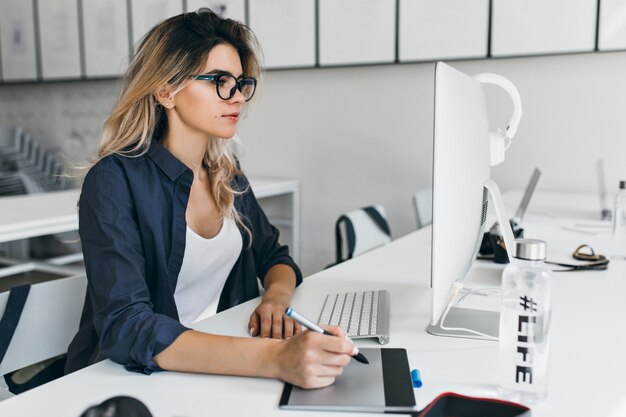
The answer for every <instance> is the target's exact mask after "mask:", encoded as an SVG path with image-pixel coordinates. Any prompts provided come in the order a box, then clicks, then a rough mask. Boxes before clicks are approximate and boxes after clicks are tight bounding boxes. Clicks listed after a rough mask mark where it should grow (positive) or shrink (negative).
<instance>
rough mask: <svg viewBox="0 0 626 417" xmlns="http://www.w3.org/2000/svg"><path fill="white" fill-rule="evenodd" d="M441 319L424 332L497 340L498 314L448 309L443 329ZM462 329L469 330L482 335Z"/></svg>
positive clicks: (474, 310) (475, 310)
mask: <svg viewBox="0 0 626 417" xmlns="http://www.w3.org/2000/svg"><path fill="white" fill-rule="evenodd" d="M441 325H442V323H441V318H439V321H437V323H436V324H434V325H433V324H429V325H428V328H426V331H427V332H428V333H430V334H433V335H435V336H448V337H466V338H470V339H481V340H495V341H497V340H498V334H499V330H500V313H499V312H497V311H487V310H478V309H475V308H463V307H450V310H449V311H448V315H447V316H446V317H445V328H443V327H442V326H441ZM463 329H471V330H475V331H477V332H480V333H482V334H477V333H472V332H470V331H467V330H463Z"/></svg>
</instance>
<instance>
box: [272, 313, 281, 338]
mask: <svg viewBox="0 0 626 417" xmlns="http://www.w3.org/2000/svg"><path fill="white" fill-rule="evenodd" d="M271 337H272V338H274V339H282V338H283V313H282V312H281V313H280V314H276V312H273V313H272V334H271Z"/></svg>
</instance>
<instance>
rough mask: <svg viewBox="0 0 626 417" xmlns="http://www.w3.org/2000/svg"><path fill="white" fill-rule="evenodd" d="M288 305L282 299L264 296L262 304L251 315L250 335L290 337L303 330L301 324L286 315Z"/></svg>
mask: <svg viewBox="0 0 626 417" xmlns="http://www.w3.org/2000/svg"><path fill="white" fill-rule="evenodd" d="M287 307H288V306H287V305H285V303H284V302H282V301H280V300H277V299H273V298H267V297H263V300H262V301H261V304H259V306H258V307H257V308H256V309H255V310H254V312H253V313H252V315H251V316H250V322H249V323H248V331H249V333H250V336H261V337H271V338H273V339H288V338H290V337H292V336H294V335H296V334H298V333H300V332H302V327H301V326H300V324H299V323H296V322H295V321H294V320H293V319H292V318H291V317H287V316H286V315H285V309H286V308H287Z"/></svg>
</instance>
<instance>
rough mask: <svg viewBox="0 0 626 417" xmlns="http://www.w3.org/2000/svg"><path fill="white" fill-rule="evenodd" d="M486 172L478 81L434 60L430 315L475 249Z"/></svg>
mask: <svg viewBox="0 0 626 417" xmlns="http://www.w3.org/2000/svg"><path fill="white" fill-rule="evenodd" d="M490 177H491V164H490V146H489V122H488V114H487V105H486V100H485V96H484V93H483V89H482V87H481V84H480V82H478V81H477V80H476V79H474V78H473V77H471V76H468V75H466V74H464V73H462V72H460V71H457V70H456V69H454V68H452V67H451V66H449V65H447V64H445V63H443V62H438V63H437V66H436V70H435V119H434V135H433V210H432V213H433V222H432V269H431V287H432V317H431V325H434V324H435V323H436V322H437V321H438V320H439V319H440V318H441V316H442V314H443V313H444V311H445V310H446V306H447V305H448V302H449V300H450V289H451V288H452V286H453V284H454V283H455V282H461V281H462V280H463V278H464V277H465V275H466V273H467V271H468V270H469V268H470V266H471V265H472V263H473V261H474V259H475V257H476V254H477V252H478V249H479V246H480V241H481V238H482V234H483V225H484V222H485V216H486V212H487V198H488V193H487V190H486V189H485V183H486V182H487V181H488V180H489V179H490Z"/></svg>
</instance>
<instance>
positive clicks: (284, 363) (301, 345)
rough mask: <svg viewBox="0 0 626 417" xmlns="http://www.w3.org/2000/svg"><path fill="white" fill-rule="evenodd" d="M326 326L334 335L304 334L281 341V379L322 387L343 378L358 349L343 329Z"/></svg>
mask: <svg viewBox="0 0 626 417" xmlns="http://www.w3.org/2000/svg"><path fill="white" fill-rule="evenodd" d="M323 327H324V329H325V330H327V331H328V332H330V333H332V334H333V336H329V335H324V334H321V333H317V332H312V331H305V332H302V333H300V334H298V335H296V336H294V337H291V338H289V339H288V340H285V341H283V342H281V345H282V346H281V348H280V350H279V353H278V373H279V377H280V379H282V380H284V381H286V382H290V383H292V384H294V385H297V386H299V387H301V388H321V387H325V386H328V385H331V384H332V383H333V382H335V377H337V376H339V375H341V373H342V372H343V368H344V367H345V366H346V365H348V363H350V359H351V358H352V355H355V354H356V353H358V349H357V348H356V346H354V343H352V341H351V340H350V339H348V338H347V337H346V333H345V332H344V331H343V330H342V329H341V328H340V327H337V326H323Z"/></svg>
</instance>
